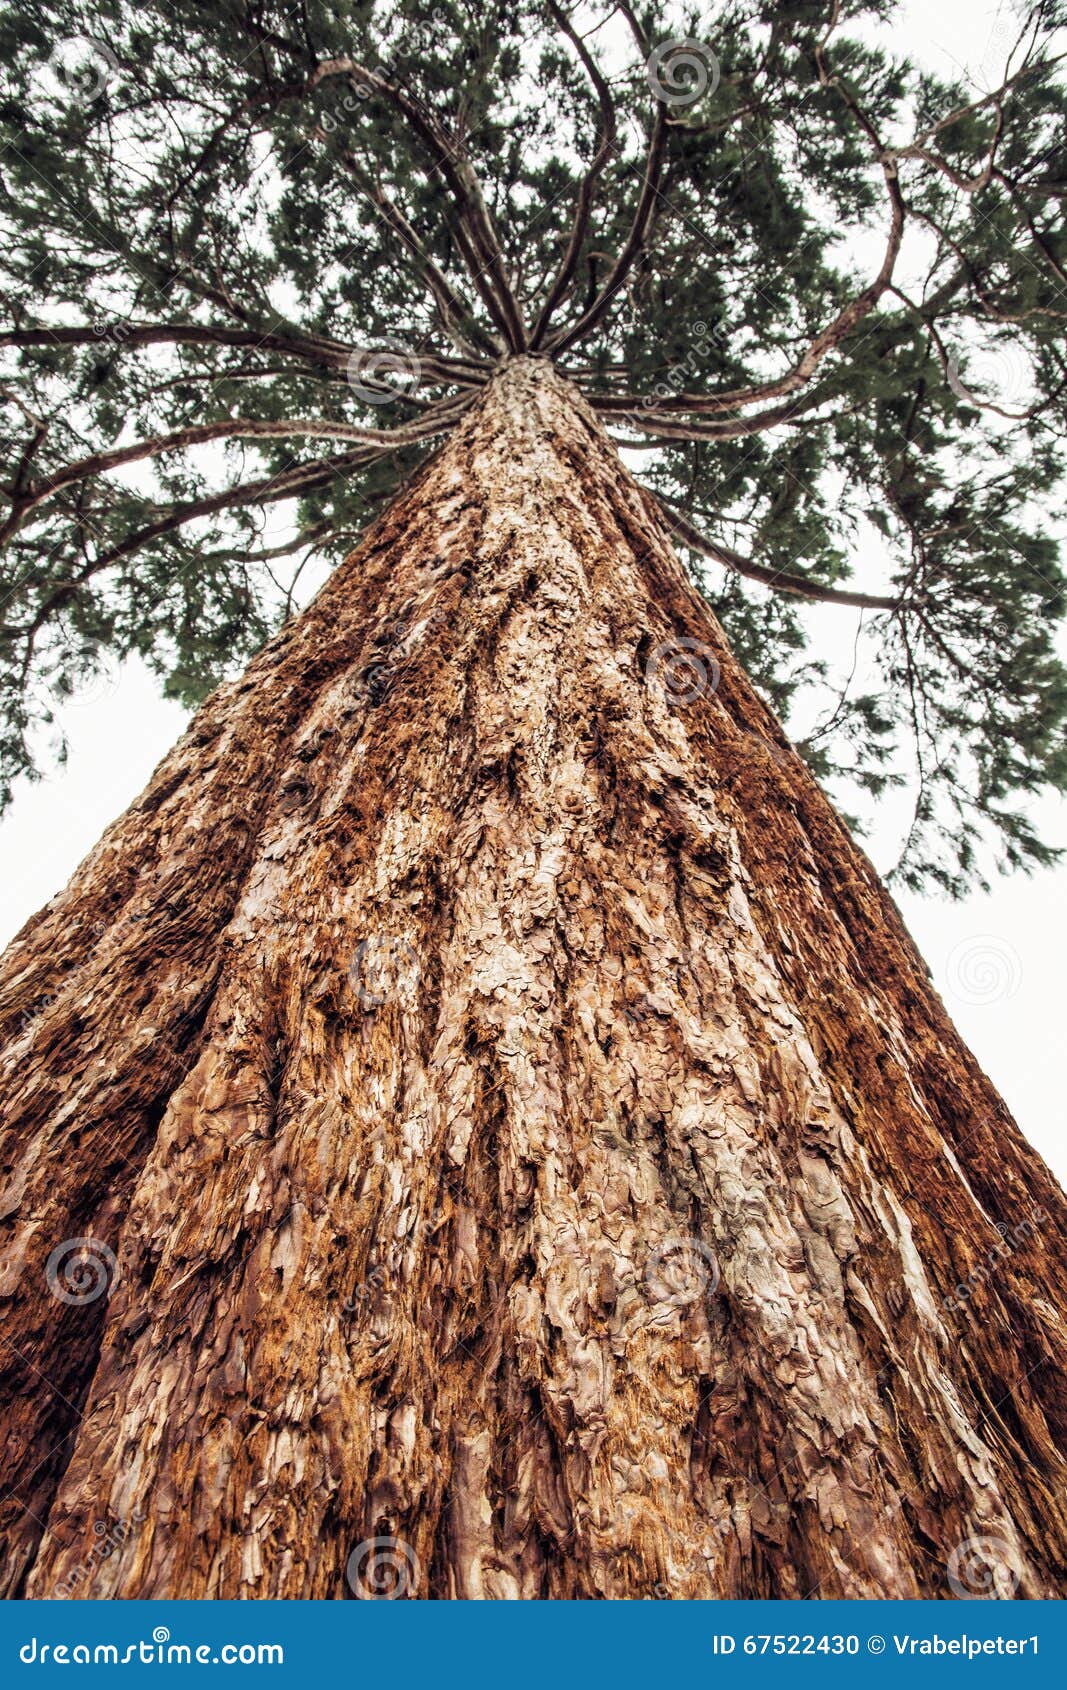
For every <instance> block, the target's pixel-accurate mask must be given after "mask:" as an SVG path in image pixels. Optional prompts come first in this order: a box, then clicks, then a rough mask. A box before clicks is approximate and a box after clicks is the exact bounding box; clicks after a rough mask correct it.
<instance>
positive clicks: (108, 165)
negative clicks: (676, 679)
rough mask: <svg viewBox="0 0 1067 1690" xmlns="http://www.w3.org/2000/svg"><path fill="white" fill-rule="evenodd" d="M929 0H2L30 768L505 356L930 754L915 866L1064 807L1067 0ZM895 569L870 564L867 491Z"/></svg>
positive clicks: (10, 573) (943, 871) (223, 610)
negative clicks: (532, 366)
mask: <svg viewBox="0 0 1067 1690" xmlns="http://www.w3.org/2000/svg"><path fill="white" fill-rule="evenodd" d="M891 9H892V8H891V4H890V0H872V3H870V4H864V3H862V0H851V3H850V0H846V3H844V4H819V3H816V0H790V3H787V4H772V3H769V0H767V3H762V0H724V3H723V4H720V5H716V6H714V7H699V8H690V9H685V8H683V9H678V8H676V7H673V6H668V5H661V4H648V5H635V6H631V5H629V4H625V3H615V0H603V3H601V0H582V3H581V4H579V5H578V6H577V7H574V8H572V9H569V10H568V9H566V8H565V6H564V4H563V0H560V3H558V4H557V3H556V0H509V3H499V0H495V3H494V0H490V3H486V0H472V3H470V4H466V3H452V0H418V3H416V0H392V3H390V4H386V5H383V4H377V3H374V0H369V3H355V0H336V3H335V4H320V3H318V0H306V3H305V4H302V5H301V6H300V7H299V8H295V9H294V8H291V7H289V6H288V5H286V4H282V3H280V0H166V4H163V3H161V0H142V3H141V4H139V5H137V6H136V7H135V6H124V5H119V4H116V3H114V0H44V3H32V0H19V4H18V6H17V8H14V7H12V8H11V9H9V10H4V11H2V12H0V32H2V35H3V48H4V51H3V57H4V59H5V60H6V62H7V63H8V67H9V68H8V69H7V71H6V72H5V73H4V77H3V82H2V84H0V90H2V91H0V122H2V124H3V128H4V138H3V156H4V166H3V171H2V174H0V216H2V218H3V221H4V223H5V225H6V229H5V237H6V238H5V242H4V245H5V249H6V256H5V257H4V258H3V259H2V260H0V296H2V297H0V317H2V323H0V353H2V356H3V357H4V359H5V361H6V364H7V374H6V376H5V377H4V379H3V387H2V399H3V404H4V407H5V410H6V412H7V418H6V420H7V423H8V427H7V430H6V432H7V435H8V437H9V445H8V447H7V450H6V451H5V454H4V467H3V471H2V475H3V482H4V488H3V493H4V506H5V511H6V520H4V522H3V529H2V531H3V537H4V541H5V552H4V561H3V564H2V566H0V567H2V573H0V600H2V603H3V617H2V621H0V686H2V688H3V692H4V704H5V715H6V727H5V730H4V736H3V741H2V746H0V754H2V763H0V772H2V781H3V791H4V793H5V794H6V792H7V791H8V790H9V787H10V781H11V779H12V777H13V776H14V775H15V774H17V773H19V772H21V771H28V770H31V769H32V768H33V765H34V755H33V753H34V749H35V748H36V747H39V745H40V735H39V731H38V724H40V723H41V722H42V721H43V722H45V723H48V722H50V721H51V720H52V711H53V708H54V704H55V701H56V700H57V699H62V698H63V697H64V696H65V695H67V694H69V692H70V691H71V690H72V689H73V688H74V687H75V686H76V685H77V684H78V683H79V682H80V681H81V680H82V679H83V678H84V676H85V675H86V673H87V672H91V671H92V670H93V668H94V667H96V666H98V665H100V664H101V663H102V662H106V661H107V660H108V658H109V657H113V656H121V655H123V654H126V653H130V652H139V653H141V654H142V655H143V656H145V657H146V658H147V659H148V660H149V661H150V662H151V663H152V664H153V665H154V666H156V667H157V668H158V670H159V671H160V673H161V674H162V675H164V676H165V678H166V686H167V689H168V691H169V692H171V693H172V694H173V695H175V696H177V697H180V698H181V699H183V700H184V701H186V702H188V703H192V702H195V701H196V700H198V699H199V698H200V697H202V696H203V694H204V693H205V692H206V691H207V690H208V689H209V688H210V687H211V686H212V685H214V684H215V682H216V681H217V680H218V679H219V678H220V677H221V676H222V675H223V674H224V673H227V672H230V671H232V669H233V668H234V666H236V665H237V664H239V663H240V662H241V661H242V660H243V659H244V658H245V657H247V655H248V654H250V653H251V652H252V651H254V650H255V649H256V647H257V646H258V645H259V644H260V643H261V642H262V641H263V639H264V638H265V637H266V636H267V634H268V633H269V632H270V631H271V630H272V628H273V627H275V626H276V625H277V623H278V622H279V620H280V619H282V618H284V617H285V616H286V615H288V614H289V613H290V612H291V610H292V609H293V607H294V605H295V604H297V603H299V602H300V595H301V593H302V591H303V590H304V588H305V584H306V583H307V581H308V580H309V579H310V578H312V577H313V575H314V569H311V570H309V569H308V567H307V566H308V564H309V562H314V563H315V564H318V565H320V566H321V565H322V564H323V563H325V564H330V563H333V562H336V561H337V560H338V559H339V558H340V556H342V555H343V554H344V552H345V551H347V550H348V549H350V547H351V545H352V544H353V542H354V540H355V539H356V537H357V536H358V535H359V533H360V532H361V530H362V529H363V528H364V527H365V526H366V524H367V523H368V521H369V520H371V519H372V518H373V516H374V515H375V514H376V512H377V511H378V510H379V509H380V508H381V505H382V503H383V501H385V500H387V499H388V498H389V497H390V495H391V494H392V493H393V491H394V490H395V489H396V487H397V486H398V485H399V484H400V482H401V481H402V480H403V479H404V478H405V477H406V476H407V475H408V474H409V473H410V471H411V469H412V468H413V467H414V466H415V465H416V464H417V463H418V462H419V461H420V460H421V458H422V457H423V456H424V455H425V454H426V453H427V452H429V451H430V450H432V449H433V446H434V444H435V442H436V441H438V440H439V439H440V438H441V436H442V435H443V434H444V433H445V432H447V431H448V430H449V429H450V428H452V427H453V426H454V425H455V423H456V422H457V420H458V419H459V418H460V417H461V416H462V414H463V411H464V410H465V409H466V407H467V406H468V405H469V404H470V403H471V402H472V399H473V398H474V396H475V395H476V393H477V391H478V389H479V387H480V386H482V385H483V384H484V383H485V381H486V380H488V379H489V377H490V376H491V374H492V372H493V370H494V368H495V367H496V366H497V365H498V364H499V362H500V361H501V360H502V359H504V358H507V357H508V356H511V355H513V354H515V353H516V352H529V351H533V352H537V353H540V354H542V355H544V356H547V357H551V358H552V359H554V360H555V361H556V362H557V364H558V365H559V367H560V368H561V369H562V370H563V371H565V372H566V373H568V374H569V375H570V376H571V377H572V378H573V379H574V381H575V382H576V383H577V384H578V386H579V387H580V388H581V389H582V390H583V392H584V393H585V394H586V395H587V396H588V397H589V399H590V401H591V402H592V404H593V405H594V407H595V408H596V409H597V411H598V412H599V413H600V414H601V416H602V418H603V420H604V421H605V423H606V425H607V426H608V428H609V430H610V432H611V433H612V434H613V436H614V437H615V438H616V439H617V440H618V442H619V444H620V446H621V447H622V448H623V449H624V451H625V452H626V453H627V454H630V453H631V452H633V453H636V454H638V455H637V457H636V458H634V459H633V462H634V464H635V467H637V468H638V470H639V473H640V476H641V478H642V480H643V481H644V483H645V484H646V486H647V487H648V488H649V490H650V492H651V493H652V495H653V496H654V497H655V498H656V499H657V500H658V502H659V506H660V509H661V512H662V514H663V518H664V521H665V522H666V523H667V525H668V526H669V527H670V528H671V529H672V531H673V533H674V535H675V537H676V539H677V541H678V543H679V544H680V546H681V549H682V551H683V554H684V555H685V556H686V558H687V560H688V561H689V563H690V565H691V567H692V568H693V571H694V574H695V576H696V578H697V580H698V582H699V583H700V585H701V586H702V589H703V590H704V591H705V593H706V594H707V597H708V598H709V600H710V602H711V603H712V605H713V606H714V608H715V610H716V611H717V613H718V614H719V616H720V617H721V618H722V620H723V621H724V623H725V625H726V628H727V632H728V634H729V635H730V637H731V639H732V641H733V644H734V647H735V650H736V651H737V653H738V655H739V657H740V658H741V659H742V661H744V662H745V663H746V665H747V667H748V669H749V672H750V673H751V674H752V677H753V679H754V680H755V681H756V682H757V684H758V685H760V686H761V687H762V688H763V690H764V691H765V692H766V693H767V694H768V695H769V696H770V697H771V699H772V700H773V702H774V703H775V704H776V705H777V707H778V708H779V709H780V710H782V711H783V712H788V711H789V709H790V706H791V705H795V704H796V701H797V699H798V698H799V697H800V696H802V695H803V694H804V690H805V688H806V687H807V685H808V684H809V683H810V682H812V680H813V679H814V678H816V677H818V676H819V675H820V674H822V673H824V672H825V664H824V663H823V662H822V661H821V659H820V656H819V652H818V649H817V647H816V646H813V645H812V641H811V635H810V630H809V629H808V628H807V627H806V625H805V615H806V612H805V606H806V604H809V603H810V602H812V601H822V602H828V603H835V604H837V606H838V607H839V610H840V613H841V614H842V615H852V616H854V617H855V616H857V615H858V616H859V617H860V618H861V622H862V628H863V632H864V638H865V639H867V638H869V639H870V640H872V641H873V642H874V646H873V647H872V649H875V650H876V651H877V655H878V663H877V667H876V668H875V667H873V666H870V665H866V664H863V665H860V664H857V665H855V666H854V668H856V669H857V670H860V669H866V668H867V667H870V668H871V679H870V680H869V682H867V683H866V684H863V685H859V684H857V683H856V681H855V679H853V680H852V681H851V682H850V683H849V684H848V685H846V686H845V687H843V689H842V691H841V696H840V698H839V700H838V701H837V703H836V705H835V706H834V707H833V708H832V709H831V710H830V711H829V712H827V714H826V716H825V718H824V719H823V720H822V721H821V722H820V723H819V724H818V725H817V726H816V727H815V728H814V729H813V730H812V731H811V732H810V733H809V734H808V735H807V737H806V739H805V740H803V741H801V743H800V745H799V749H800V750H801V751H802V752H803V754H804V755H805V756H806V757H807V758H808V760H809V762H810V763H811V765H812V767H813V768H814V770H815V771H816V773H818V774H819V775H820V776H822V777H823V778H826V779H828V780H831V781H833V780H835V779H836V780H844V781H847V783H848V787H849V790H850V791H851V792H852V793H853V794H855V793H856V792H857V791H861V792H865V793H866V794H867V795H868V796H869V797H870V798H877V797H878V795H879V794H881V793H883V792H885V791H886V790H887V789H888V788H889V787H891V786H894V785H905V786H907V787H908V788H909V790H910V792H911V794H912V796H913V814H912V821H911V826H910V828H909V830H908V835H907V839H906V841H905V844H904V848H903V852H902V856H901V861H900V865H899V871H898V872H899V874H900V876H901V877H902V878H903V880H904V881H905V882H906V883H907V884H909V885H918V884H920V883H926V882H930V881H933V882H935V883H937V884H939V885H941V886H943V887H946V888H948V889H950V890H953V891H957V890H959V889H961V888H962V887H963V886H964V885H966V884H967V883H968V882H969V880H970V879H972V878H973V877H975V876H978V875H980V873H981V863H982V861H983V850H982V846H983V842H990V841H992V842H995V843H996V845H997V847H998V848H999V851H1000V855H1001V860H1002V861H1003V862H1004V863H1005V864H1007V865H1009V866H1016V865H1020V864H1028V863H1033V862H1035V861H1036V862H1043V861H1048V860H1049V858H1050V857H1051V855H1052V853H1051V852H1050V850H1049V849H1048V847H1047V846H1045V845H1044V844H1043V843H1042V841H1041V840H1040V839H1039V838H1038V837H1037V836H1036V835H1035V833H1034V831H1033V829H1032V828H1031V826H1030V825H1029V824H1028V822H1027V820H1026V818H1025V814H1024V813H1023V810H1022V809H1021V808H1020V802H1021V800H1023V799H1024V797H1025V795H1026V794H1028V793H1033V792H1035V791H1037V790H1038V789H1040V788H1041V787H1043V786H1045V785H1047V784H1050V783H1051V784H1054V785H1056V786H1060V787H1062V786H1063V785H1064V784H1065V783H1067V752H1065V749H1064V742H1063V731H1062V730H1063V718H1064V712H1065V708H1067V685H1065V674H1064V670H1063V668H1062V667H1061V665H1060V664H1059V662H1058V661H1057V658H1056V654H1055V646H1054V635H1055V627H1056V623H1057V621H1058V619H1059V617H1060V614H1061V611H1062V608H1063V598H1064V578H1063V575H1062V573H1061V569H1060V565H1059V562H1058V552H1057V547H1056V544H1055V542H1054V540H1053V539H1052V538H1051V537H1050V536H1049V535H1048V533H1047V531H1046V530H1047V518H1046V515H1045V503H1044V502H1045V501H1046V500H1047V499H1048V497H1049V495H1050V494H1051V493H1052V491H1053V490H1054V489H1055V488H1056V487H1057V486H1058V484H1059V481H1060V477H1061V474H1062V467H1063V466H1062V456H1063V447H1064V438H1065V420H1067V413H1065V407H1064V373H1065V372H1064V362H1063V346H1062V339H1063V334H1062V331H1063V324H1064V321H1065V318H1067V273H1065V265H1067V240H1065V238H1064V234H1063V230H1062V227H1061V223H1060V220H1059V217H1058V212H1059V206H1060V203H1061V201H1062V198H1063V195H1064V192H1065V183H1067V153H1065V145H1064V140H1063V135H1064V129H1063V117H1064V105H1065V100H1064V90H1063V84H1062V80H1061V78H1060V75H1059V57H1058V53H1057V38H1056V34H1055V31H1056V29H1057V28H1058V26H1060V25H1061V24H1062V22H1063V20H1062V18H1061V17H1060V16H1059V8H1058V7H1056V6H1052V5H1047V4H1040V5H1037V6H1035V7H1032V8H1031V9H1030V10H1029V11H1022V10H1020V11H1018V13H1012V14H1010V16H1011V18H1012V20H1013V27H1012V28H1011V30H1010V31H1006V32H1005V35H1004V39H1003V55H1002V57H1003V66H1002V69H1001V70H999V71H998V73H997V75H996V76H995V77H994V78H992V80H991V81H990V84H989V86H988V87H986V88H975V87H974V86H972V85H969V84H967V83H964V82H961V83H958V84H952V83H949V82H946V81H944V80H939V79H937V78H935V77H933V76H931V75H929V74H927V73H925V72H922V71H921V70H920V69H918V68H917V67H915V66H913V65H910V64H908V63H906V62H903V61H901V60H900V59H898V58H896V57H894V56H893V55H892V54H891V53H889V52H888V51H887V50H886V48H885V47H884V46H883V45H881V44H880V39H881V34H884V25H885V22H886V20H887V19H888V17H889V15H890V12H891ZM872 531H873V532H874V533H875V534H876V535H877V536H878V539H879V541H880V544H881V545H882V547H883V548H884V555H885V558H886V567H885V579H884V581H881V582H878V583H876V584H875V585H874V586H872V587H871V589H870V590H861V589H860V588H859V586H857V584H856V583H853V584H852V585H851V586H849V585H847V584H846V583H847V582H848V580H849V577H850V575H851V574H852V563H851V558H852V557H853V556H854V554H855V552H856V550H857V547H858V546H859V545H860V543H861V542H862V540H863V538H864V535H865V533H869V532H872Z"/></svg>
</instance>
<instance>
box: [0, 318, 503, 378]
mask: <svg viewBox="0 0 1067 1690" xmlns="http://www.w3.org/2000/svg"><path fill="white" fill-rule="evenodd" d="M163 345H175V346H186V345H188V346H243V347H249V348H251V349H252V350H259V351H269V352H286V353H289V354H290V355H291V356H292V357H296V358H303V359H305V360H306V361H307V362H309V363H314V364H319V365H323V366H325V367H327V368H329V369H331V370H340V371H344V370H346V369H347V368H348V365H349V363H350V362H351V360H352V358H354V357H357V356H358V357H360V358H365V359H372V358H374V357H376V356H378V355H379V354H381V353H386V352H395V351H396V348H395V347H394V346H382V347H377V346H368V347H362V346H347V345H345V343H344V342H343V341H339V340H327V339H326V338H325V337H324V336H322V335H307V336H306V337H301V336H294V335H290V334H279V333H277V332H275V331H273V330H267V329H263V330H260V329H230V328H225V327H223V326H222V325H221V324H215V323H206V324H205V323H122V322H116V323H113V324H111V323H109V324H108V325H107V326H106V328H105V329H104V330H103V332H101V330H100V329H99V328H98V327H93V326H92V325H89V326H86V325H77V324H64V325H63V326H61V327H56V328H48V327H46V326H45V325H44V324H43V323H38V324H34V325H33V326H32V327H31V328H26V329H0V347H5V346H10V347H33V346H100V347H119V348H124V347H127V346H163ZM413 356H415V357H417V358H418V361H419V367H420V369H421V371H422V373H423V374H424V375H427V376H430V377H436V378H438V379H439V380H441V381H449V382H456V383H457V384H462V383H468V384H473V383H476V382H480V381H482V380H483V379H484V375H485V371H486V368H487V365H486V364H485V363H484V362H483V361H482V360H481V359H479V360H477V361H476V362H472V361H470V360H468V359H459V358H447V357H443V356H441V355H440V354H439V353H424V352H418V353H415V354H413ZM293 373H294V374H297V373H299V372H295V371H294V372H293Z"/></svg>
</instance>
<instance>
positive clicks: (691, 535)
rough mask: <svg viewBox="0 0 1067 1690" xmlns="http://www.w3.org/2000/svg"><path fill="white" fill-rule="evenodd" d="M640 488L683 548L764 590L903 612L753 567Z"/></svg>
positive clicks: (865, 596)
mask: <svg viewBox="0 0 1067 1690" xmlns="http://www.w3.org/2000/svg"><path fill="white" fill-rule="evenodd" d="M640 486H641V490H642V492H644V493H645V494H647V496H648V497H649V498H650V499H651V500H652V501H653V503H654V505H655V508H656V514H657V515H658V516H659V517H660V518H661V520H662V521H663V522H664V524H665V525H666V526H667V528H669V529H670V531H671V533H672V534H674V535H676V536H677V538H678V539H679V540H681V541H682V543H683V545H686V546H689V547H691V549H692V550H693V551H695V552H699V553H700V554H701V555H702V556H703V557H709V558H713V559H714V561H715V562H716V563H721V564H724V565H725V566H726V568H727V569H732V570H733V571H734V573H735V574H736V575H743V576H745V577H746V579H748V580H750V581H759V582H760V583H761V584H762V585H763V586H764V587H773V588H775V590H776V591H777V592H780V593H789V594H791V595H792V596H793V597H794V598H801V599H811V600H813V601H816V602H818V603H822V604H847V605H852V606H853V607H856V608H859V609H861V610H900V609H901V601H900V600H899V599H895V598H884V597H882V596H881V595H880V594H877V593H859V592H850V591H849V590H848V589H847V588H845V587H828V586H823V585H821V584H820V583H819V582H818V581H810V580H809V579H808V578H807V576H804V575H791V574H790V573H789V572H788V571H787V570H784V569H768V568H766V567H765V566H764V565H763V564H761V563H753V561H752V559H751V558H747V557H742V555H741V553H740V552H735V551H734V550H733V549H732V547H730V546H724V545H722V544H721V542H719V541H718V540H710V539H708V537H707V536H706V535H704V534H701V533H700V532H699V530H698V529H696V528H694V527H693V525H692V523H691V522H689V521H688V520H687V519H686V518H685V517H684V516H681V515H680V514H679V513H678V512H677V511H672V510H670V509H668V507H667V506H666V505H665V504H664V503H663V501H662V499H661V498H660V497H659V496H658V494H656V493H654V492H653V490H652V488H651V487H646V486H645V485H644V483H640Z"/></svg>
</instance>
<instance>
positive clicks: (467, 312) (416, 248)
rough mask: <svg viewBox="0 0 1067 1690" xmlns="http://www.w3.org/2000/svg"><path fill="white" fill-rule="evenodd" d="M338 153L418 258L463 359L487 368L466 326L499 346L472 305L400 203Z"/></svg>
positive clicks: (344, 151)
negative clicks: (476, 314)
mask: <svg viewBox="0 0 1067 1690" xmlns="http://www.w3.org/2000/svg"><path fill="white" fill-rule="evenodd" d="M317 133H319V134H320V135H321V134H322V131H317ZM337 156H338V157H339V158H340V160H341V163H342V164H343V165H344V168H345V169H346V170H347V171H348V174H349V175H350V176H351V177H352V180H353V181H354V182H355V184H356V186H357V187H358V188H359V191H360V193H361V194H362V195H363V197H364V198H365V199H366V200H368V201H369V203H370V204H371V205H373V206H374V208H375V210H376V211H377V212H378V215H379V216H380V217H381V218H382V221H383V222H384V223H385V224H386V226H387V228H390V229H392V231H393V233H394V234H395V235H396V236H398V238H399V240H400V242H401V244H402V245H403V246H404V248H405V249H406V250H407V252H408V253H410V255H411V257H412V258H413V259H414V260H415V263H416V265H417V266H418V269H419V271H420V273H421V275H422V279H423V281H424V282H425V284H426V286H427V288H428V289H429V291H430V294H431V296H432V298H433V302H434V305H435V306H436V308H437V314H438V317H439V318H440V321H441V327H442V328H443V329H444V331H445V333H446V334H447V335H448V337H449V339H450V340H451V341H452V343H453V345H454V346H455V347H456V350H457V351H458V352H459V353H461V354H462V356H463V357H464V359H469V360H471V361H472V362H473V363H475V364H477V365H480V366H482V367H484V368H488V367H489V366H488V364H486V362H485V359H484V357H483V350H484V349H483V350H479V348H478V347H476V346H474V345H473V344H472V343H471V341H469V340H468V339H467V338H466V332H465V330H466V326H467V325H469V326H470V329H471V331H472V333H473V334H475V335H478V334H480V335H482V336H483V337H484V339H485V341H486V344H487V346H488V348H489V350H490V353H491V354H492V356H493V357H495V355H496V350H497V349H496V347H495V346H494V344H493V341H492V339H491V337H490V336H489V335H488V334H486V331H485V330H484V329H483V328H482V327H481V325H480V324H479V323H478V322H477V321H476V319H475V317H474V313H473V312H472V310H471V307H470V305H469V304H468V303H467V301H466V300H465V299H463V298H461V297H460V295H459V294H458V293H457V292H456V290H455V289H454V288H453V286H452V284H451V283H450V282H449V280H448V277H447V276H446V275H445V274H444V272H443V271H442V270H440V269H439V268H438V266H437V265H436V264H435V263H434V261H433V259H432V258H431V257H430V254H429V253H428V252H427V250H426V248H425V246H424V245H423V243H422V242H421V241H420V240H419V237H418V235H417V234H416V233H415V230H414V229H413V228H412V226H411V224H410V223H409V222H408V220H407V218H406V217H405V216H404V213H403V212H402V211H401V210H400V208H399V206H398V205H396V204H395V203H394V202H393V201H392V200H391V199H390V198H389V196H388V194H387V193H386V192H385V190H384V189H383V188H381V187H379V186H378V185H377V184H376V183H374V182H372V180H371V178H370V176H369V175H368V174H367V172H366V171H365V170H364V169H363V167H362V165H361V164H360V162H359V160H358V159H357V158H356V155H355V154H354V153H353V152H352V151H351V150H350V149H349V148H348V147H342V148H340V149H339V151H338V155H337Z"/></svg>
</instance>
